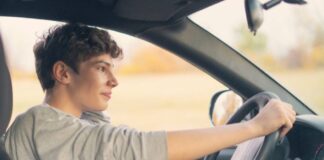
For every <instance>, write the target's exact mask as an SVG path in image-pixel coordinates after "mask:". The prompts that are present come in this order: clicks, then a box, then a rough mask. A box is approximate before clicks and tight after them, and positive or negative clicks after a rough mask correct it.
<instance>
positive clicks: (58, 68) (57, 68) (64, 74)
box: [53, 61, 71, 84]
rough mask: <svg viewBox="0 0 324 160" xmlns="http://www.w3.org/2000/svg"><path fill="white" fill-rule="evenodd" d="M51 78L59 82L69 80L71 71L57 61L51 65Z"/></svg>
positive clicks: (67, 81)
mask: <svg viewBox="0 0 324 160" xmlns="http://www.w3.org/2000/svg"><path fill="white" fill-rule="evenodd" d="M53 78H54V80H55V81H57V82H58V83H61V84H68V83H70V82H71V73H70V69H69V67H68V66H67V65H66V64H65V63H64V62H62V61H57V62H55V63H54V65H53Z"/></svg>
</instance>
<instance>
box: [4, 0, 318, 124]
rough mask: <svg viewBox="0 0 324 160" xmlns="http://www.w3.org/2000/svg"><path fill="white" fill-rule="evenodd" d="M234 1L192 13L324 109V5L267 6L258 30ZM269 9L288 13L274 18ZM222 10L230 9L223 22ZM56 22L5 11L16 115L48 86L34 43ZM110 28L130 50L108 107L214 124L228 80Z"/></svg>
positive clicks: (130, 120) (115, 113)
mask: <svg viewBox="0 0 324 160" xmlns="http://www.w3.org/2000/svg"><path fill="white" fill-rule="evenodd" d="M233 2H234V1H233V0H232V1H231V0H228V2H226V3H225V2H224V5H223V4H220V5H217V6H216V8H213V7H211V8H208V10H206V11H204V12H200V13H197V14H195V15H192V16H191V18H192V20H193V21H195V22H196V23H198V24H199V25H201V26H203V27H206V28H207V29H208V30H209V31H210V32H211V33H213V34H215V35H217V36H219V37H220V38H221V39H222V40H224V41H225V42H226V43H228V44H230V45H231V46H233V47H234V48H235V49H237V50H238V51H240V52H241V53H244V54H243V55H244V56H246V57H248V58H249V59H250V60H251V61H253V62H255V63H256V64H257V65H258V66H260V67H261V68H263V69H264V70H265V71H266V72H267V73H269V74H270V75H271V76H273V77H274V78H275V79H276V80H278V81H279V82H280V83H282V84H283V85H284V86H285V87H287V88H288V89H289V90H290V91H291V92H292V93H294V94H295V95H296V96H297V97H299V98H300V99H301V100H302V101H303V102H305V103H306V104H307V105H309V106H310V107H311V108H312V109H313V110H315V111H317V112H318V113H319V114H322V115H323V114H324V94H323V90H324V83H323V82H324V28H323V27H322V26H323V24H324V14H323V10H324V9H321V8H318V7H317V9H316V8H315V9H314V8H311V9H309V7H305V8H304V9H303V10H300V8H297V7H295V8H294V9H293V10H292V11H290V12H287V11H286V9H287V8H289V7H291V6H287V5H283V7H281V6H279V7H277V8H278V9H277V8H276V9H274V11H272V10H271V12H270V11H269V13H268V12H267V14H265V22H264V24H263V26H261V29H260V31H259V32H258V33H257V35H256V36H253V35H252V34H251V33H250V32H249V31H248V28H247V24H246V22H245V17H244V13H230V14H229V13H228V10H229V7H233V6H234V10H244V8H243V6H242V5H236V4H233ZM242 2H243V1H242ZM313 3H315V4H309V6H310V7H312V6H313V7H314V6H318V4H316V3H320V4H323V2H320V0H314V1H313ZM323 6H324V4H323ZM217 7H219V8H221V7H222V8H221V9H218V8H217ZM226 7H228V8H226ZM235 7H236V8H235ZM280 7H281V10H280ZM282 8H283V9H282ZM231 9H233V8H231ZM215 10H217V11H215ZM276 10H277V12H276ZM301 11H302V12H301ZM237 12H238V11H237ZM242 12H243V11H242ZM313 12H316V14H314V13H313ZM271 13H276V14H282V15H285V16H279V17H281V19H280V18H279V17H276V18H275V19H274V18H273V16H272V17H271V15H270V14H271ZM268 14H269V15H268ZM224 15H228V18H227V22H224V23H225V24H224V23H223V22H222V18H223V16H224ZM314 15H316V16H314ZM208 16H209V17H208ZM202 17H203V18H202ZM206 17H207V19H206ZM232 21H233V22H232ZM54 24H58V22H50V21H41V20H31V19H22V18H9V17H0V31H1V33H2V36H3V39H4V43H5V47H6V52H7V59H8V62H9V63H8V65H9V67H10V72H11V76H12V80H13V93H14V112H13V118H12V120H13V119H14V117H15V116H16V115H17V114H20V113H22V112H24V111H26V110H27V109H28V108H30V107H31V106H33V105H36V104H40V103H41V102H42V100H43V94H44V93H43V92H42V90H41V88H40V85H39V82H38V80H37V77H36V75H35V74H34V72H35V69H34V56H33V53H32V47H33V44H34V43H35V42H36V41H37V37H40V36H41V35H42V34H43V33H44V32H46V31H47V29H48V28H49V27H50V26H52V25H54ZM222 25H223V26H222ZM269 27H270V29H269ZM111 34H112V36H113V38H114V39H116V41H117V42H118V43H119V44H120V45H121V47H122V48H123V50H124V52H125V57H124V59H123V60H121V61H116V64H117V67H116V69H115V73H116V74H117V77H118V80H119V86H118V87H117V88H115V89H114V90H113V95H112V100H111V101H110V102H109V108H108V110H107V113H108V114H109V115H110V116H111V117H112V121H113V123H114V124H117V125H118V124H127V125H129V126H131V127H134V128H138V129H140V130H159V129H165V130H174V129H189V128H197V127H208V126H210V123H209V119H208V107H209V103H210V98H211V96H212V95H213V94H214V93H215V92H217V91H220V90H223V89H226V87H224V86H223V85H222V84H220V83H219V82H217V81H216V80H214V79H213V78H211V77H210V76H208V75H206V74H205V73H204V72H202V71H200V70H198V69H197V68H195V67H194V66H192V65H191V64H188V63H187V62H185V61H183V60H181V59H180V58H178V57H176V56H174V55H172V54H171V53H169V52H168V51H165V50H163V49H161V48H158V47H156V46H154V45H152V44H149V43H147V42H144V41H142V40H139V39H136V38H134V37H129V36H126V35H123V34H120V33H117V32H114V31H111ZM291 37H292V38H291Z"/></svg>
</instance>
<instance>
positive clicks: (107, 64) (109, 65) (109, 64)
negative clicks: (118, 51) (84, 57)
mask: <svg viewBox="0 0 324 160" xmlns="http://www.w3.org/2000/svg"><path fill="white" fill-rule="evenodd" d="M98 63H102V64H105V65H106V66H108V67H112V68H113V67H114V64H112V63H109V62H106V61H101V60H99V61H95V62H93V64H98Z"/></svg>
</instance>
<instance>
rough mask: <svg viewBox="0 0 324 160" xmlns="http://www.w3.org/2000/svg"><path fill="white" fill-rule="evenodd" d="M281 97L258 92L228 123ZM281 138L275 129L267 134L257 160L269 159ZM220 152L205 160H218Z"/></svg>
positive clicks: (240, 119) (238, 119) (237, 120)
mask: <svg viewBox="0 0 324 160" xmlns="http://www.w3.org/2000/svg"><path fill="white" fill-rule="evenodd" d="M271 99H279V97H278V96H277V95H276V94H274V93H271V92H261V93H258V94H256V95H254V96H252V97H251V98H249V99H248V100H247V101H245V102H244V104H243V105H242V106H241V107H240V108H239V109H238V110H237V111H236V112H235V113H234V114H233V116H232V117H231V118H230V120H229V121H228V122H227V124H232V123H238V122H240V121H242V120H243V118H244V117H245V116H246V115H247V114H248V113H250V112H251V111H252V110H254V109H256V108H257V107H258V108H260V109H261V108H263V107H264V106H265V105H266V104H267V103H268V101H269V100H271ZM278 140H279V131H275V132H273V133H271V134H269V135H267V136H265V138H264V141H263V144H262V146H261V148H260V149H259V150H258V152H257V153H256V156H255V158H254V159H255V160H267V159H269V157H270V155H271V153H272V151H273V150H274V149H275V146H276V143H277V142H278ZM218 154H219V152H215V153H213V154H211V155H208V156H206V157H205V158H204V160H216V159H217V156H218Z"/></svg>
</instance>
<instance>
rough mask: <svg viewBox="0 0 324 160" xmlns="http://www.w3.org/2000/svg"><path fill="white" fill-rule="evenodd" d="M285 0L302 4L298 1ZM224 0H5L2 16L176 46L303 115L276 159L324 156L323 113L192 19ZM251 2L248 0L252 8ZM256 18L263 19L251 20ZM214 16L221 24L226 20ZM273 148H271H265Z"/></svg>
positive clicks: (3, 87) (235, 86)
mask: <svg viewBox="0 0 324 160" xmlns="http://www.w3.org/2000/svg"><path fill="white" fill-rule="evenodd" d="M247 1H248V0H247ZM286 1H287V3H288V2H289V1H292V3H297V2H295V1H293V0H289V1H288V0H286ZM221 2H222V0H201V1H196V0H163V1H151V0H132V1H128V0H69V1H66V0H2V1H1V2H0V16H9V17H25V18H35V19H46V20H55V21H62V22H79V23H84V24H88V25H93V26H99V27H103V28H107V29H111V30H116V31H119V32H122V33H126V34H129V35H132V36H135V37H138V38H141V39H144V40H146V41H149V42H152V43H154V44H156V45H158V46H161V47H163V48H165V49H167V50H169V51H172V52H173V53H174V54H176V55H177V56H179V57H181V58H183V59H184V60H186V61H188V62H189V63H191V64H193V65H194V66H196V67H197V68H199V69H201V70H203V71H204V72H206V73H207V74H209V75H210V76H211V77H213V78H214V79H215V80H217V81H219V82H221V83H223V84H224V85H226V86H227V87H228V88H230V89H231V90H233V91H235V92H236V93H237V94H238V95H240V96H242V98H243V99H244V100H249V98H251V97H253V96H254V95H256V94H258V93H260V92H263V91H267V92H272V93H275V94H276V95H277V96H278V97H279V98H280V99H281V100H283V101H286V102H288V103H290V104H292V105H293V106H294V109H295V110H296V112H297V114H298V117H297V121H296V123H295V125H294V128H293V129H292V131H291V132H289V134H288V135H287V136H286V138H285V139H284V140H282V141H281V143H279V144H278V145H277V144H276V143H274V144H271V145H272V147H274V148H272V149H271V153H273V152H274V154H273V155H271V156H273V157H272V159H278V160H280V159H293V158H300V159H306V160H308V159H323V157H324V125H323V124H324V118H323V117H320V116H317V114H316V113H315V112H314V111H313V110H312V109H311V108H309V107H308V106H307V105H306V104H304V103H303V102H302V101H300V100H299V99H298V98H297V97H296V96H295V95H294V94H292V93H291V92H289V91H288V90H287V89H286V88H285V87H283V86H282V85H281V84H280V83H278V82H277V81H275V80H274V79H273V78H272V77H270V76H269V75H268V74H267V73H265V72H264V71H263V70H262V69H260V68H259V67H257V66H256V65H255V64H254V63H252V62H251V61H249V60H248V59H247V58H246V57H244V56H242V55H241V54H240V53H239V52H238V51H236V50H235V49H233V48H232V47H231V46H229V45H228V44H226V43H225V42H223V41H222V40H221V39H219V38H218V37H215V36H214V35H212V34H210V33H209V32H208V31H206V30H205V29H203V28H201V27H200V26H199V25H197V24H195V23H194V22H193V21H191V20H190V19H189V18H188V16H189V15H191V14H192V13H194V12H197V11H199V10H202V9H204V8H207V7H209V6H211V5H217V3H221ZM252 2H253V3H254V2H256V1H255V0H254V1H252ZM252 2H251V3H248V2H247V4H249V5H250V7H251V8H253V3H252ZM270 2H271V3H270ZM280 2H281V0H279V1H276V0H271V1H269V4H268V9H269V8H271V5H276V4H278V3H280ZM303 2H304V1H302V2H299V3H303ZM249 11H251V10H249ZM252 11H253V10H252ZM249 15H250V17H248V21H249V28H250V30H251V31H252V32H257V29H258V28H259V27H260V25H261V23H262V22H260V17H258V16H253V13H250V14H249ZM253 19H256V20H255V21H258V23H256V24H254V23H251V22H250V21H253ZM211 21H215V23H222V21H221V20H214V19H211ZM202 42H203V43H202ZM4 52H5V50H4V48H3V45H2V42H1V43H0V135H3V134H4V133H5V131H6V129H7V127H8V124H9V122H10V119H11V115H12V107H13V106H12V104H13V103H12V101H13V99H12V85H11V79H10V74H9V70H8V67H7V65H6V58H5V54H4ZM251 110H252V109H250V110H249V111H251ZM246 114H248V113H244V114H243V113H240V116H245V115H246ZM243 118H244V117H242V118H241V119H240V120H242V119H243ZM235 149H236V147H235V146H234V147H232V148H229V149H225V150H223V151H221V152H220V153H215V154H212V155H210V156H206V157H205V158H202V159H206V160H211V159H231V156H232V155H233V154H234V152H235ZM273 150H274V151H273ZM268 151H269V152H270V149H267V151H266V152H268ZM3 152H4V151H3V149H1V152H0V157H1V156H2V157H5V156H6V155H5V154H4V153H3ZM267 154H268V153H267ZM2 157H1V158H2ZM261 159H263V158H261Z"/></svg>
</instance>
